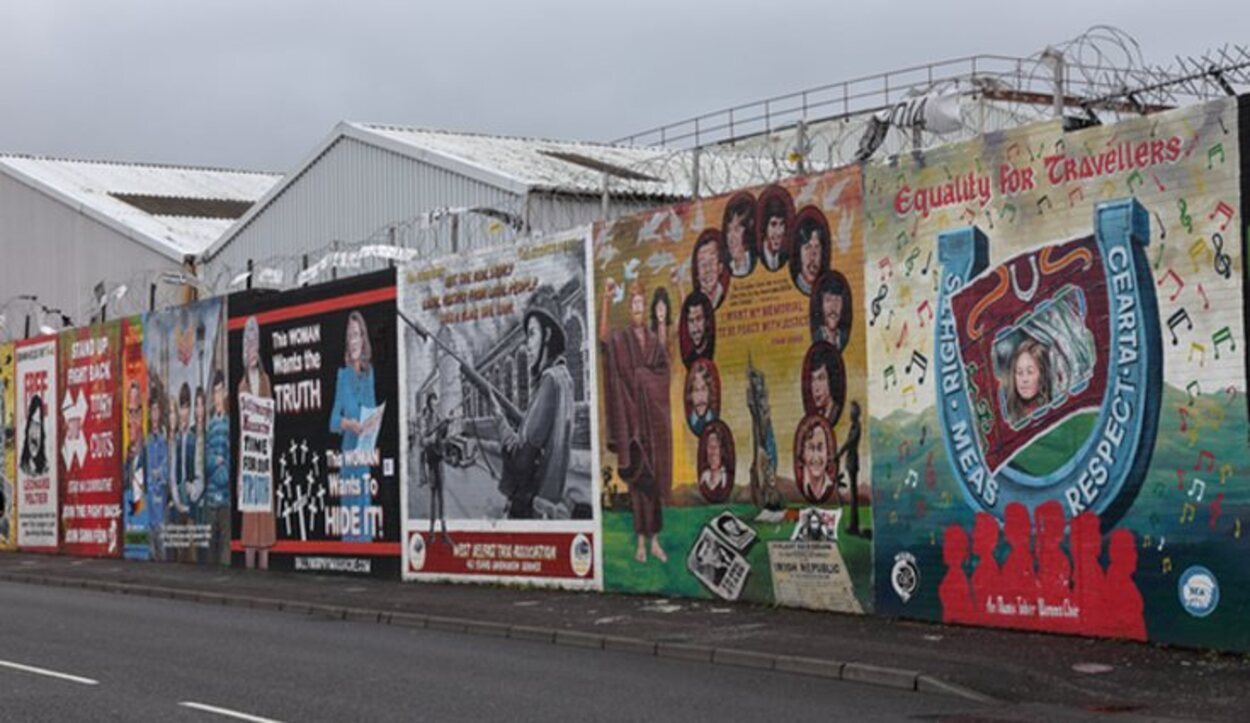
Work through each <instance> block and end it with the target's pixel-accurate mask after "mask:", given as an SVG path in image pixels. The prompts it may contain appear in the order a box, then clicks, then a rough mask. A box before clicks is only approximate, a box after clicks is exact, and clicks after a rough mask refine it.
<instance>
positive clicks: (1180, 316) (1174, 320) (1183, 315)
mask: <svg viewBox="0 0 1250 723" xmlns="http://www.w3.org/2000/svg"><path fill="white" fill-rule="evenodd" d="M1181 324H1189V330H1190V331H1193V330H1194V322H1193V320H1192V319H1190V318H1189V312H1188V311H1186V310H1184V309H1177V310H1176V311H1174V312H1172V315H1171V316H1169V317H1168V331H1169V332H1171V333H1172V346H1176V345H1177V344H1179V343H1180V338H1179V337H1177V336H1176V327H1178V326H1180V325H1181Z"/></svg>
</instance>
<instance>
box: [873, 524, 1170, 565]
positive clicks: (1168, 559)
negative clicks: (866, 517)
mask: <svg viewBox="0 0 1250 723" xmlns="http://www.w3.org/2000/svg"><path fill="white" fill-rule="evenodd" d="M891 514H893V513H891ZM1171 571H1172V558H1170V557H1165V558H1163V574H1164V575H1166V574H1168V573H1169V572H1171Z"/></svg>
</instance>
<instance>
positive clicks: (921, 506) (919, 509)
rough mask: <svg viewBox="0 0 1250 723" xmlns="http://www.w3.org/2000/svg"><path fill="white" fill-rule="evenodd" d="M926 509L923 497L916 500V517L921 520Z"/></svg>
mask: <svg viewBox="0 0 1250 723" xmlns="http://www.w3.org/2000/svg"><path fill="white" fill-rule="evenodd" d="M927 511H928V505H926V504H925V503H924V500H923V499H918V500H916V519H917V520H923V519H924V516H925V513H926V512H927Z"/></svg>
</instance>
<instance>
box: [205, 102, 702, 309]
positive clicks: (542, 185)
mask: <svg viewBox="0 0 1250 723" xmlns="http://www.w3.org/2000/svg"><path fill="white" fill-rule="evenodd" d="M688 157H689V152H684V151H671V150H665V149H657V148H653V147H638V146H619V145H610V144H598V143H582V142H570V141H552V140H540V139H533V138H515V137H501V136H490V135H479V134H469V133H453V132H447V131H433V130H422V129H417V128H407V127H399V126H392V125H379V124H369V123H349V122H344V123H340V124H338V125H337V126H336V127H335V128H334V130H333V132H332V133H331V134H330V135H329V137H327V138H326V139H325V141H323V142H322V143H321V144H320V145H319V146H318V147H317V148H316V149H315V150H314V151H313V152H312V153H311V154H310V155H309V156H308V158H307V159H306V160H305V161H304V162H303V163H302V164H301V165H300V166H299V167H298V168H296V169H295V170H293V171H291V172H290V173H289V174H287V175H286V177H285V178H284V179H283V181H282V182H281V183H279V184H277V185H275V186H274V187H273V188H272V189H270V191H269V192H268V193H266V194H265V196H264V197H263V198H262V199H260V201H259V202H257V204H256V205H255V206H254V207H252V208H251V209H250V210H249V211H248V212H247V213H246V214H244V215H243V216H242V217H241V218H239V219H238V221H236V222H235V223H234V225H233V226H232V227H231V228H230V229H229V230H228V231H226V233H225V234H224V235H222V237H221V238H220V239H219V240H218V241H216V242H215V243H214V244H212V246H211V248H209V250H208V251H207V253H205V254H204V256H203V258H202V263H203V265H204V267H205V268H204V270H203V272H202V274H201V278H225V277H230V278H237V276H238V275H239V274H242V273H244V272H246V271H248V270H253V271H257V272H259V271H263V272H264V276H262V275H261V274H260V273H256V275H254V276H253V278H254V279H256V278H265V277H267V278H268V280H269V283H270V284H271V285H276V286H282V287H287V286H291V285H294V284H295V283H296V281H295V280H296V278H297V276H298V274H299V272H300V271H301V270H303V269H305V268H307V267H308V266H309V265H315V264H316V262H317V261H318V260H319V259H321V258H322V257H324V256H326V255H328V254H330V253H332V252H334V251H336V250H346V249H351V248H358V247H360V246H363V245H366V244H368V245H374V244H383V245H390V246H397V247H402V248H405V249H412V250H414V251H415V252H416V253H417V254H418V255H421V256H424V255H427V254H429V255H433V254H439V253H448V252H452V251H463V250H472V249H475V248H482V247H485V246H490V245H494V244H497V243H501V242H506V241H508V240H511V239H515V238H518V237H521V236H525V235H529V234H543V233H550V232H555V231H560V230H564V229H568V228H572V227H575V226H578V225H581V224H585V223H588V222H591V221H594V220H596V219H599V218H601V217H602V216H603V215H604V212H605V209H606V212H607V215H609V216H613V215H620V214H623V213H629V212H633V211H638V210H642V209H646V208H650V207H653V206H657V205H662V204H666V203H671V202H672V201H674V200H679V199H682V198H688V197H689V196H690V188H691V183H690V173H689V167H688V163H689V161H688ZM605 185H606V190H607V194H606V196H607V198H606V199H605V193H604V191H605ZM381 263H384V262H381V261H377V262H375V263H373V264H372V265H371V264H369V263H365V264H363V265H362V266H361V267H360V269H359V270H367V269H369V268H373V267H376V266H377V265H378V264H381ZM354 272H355V270H349V271H346V272H343V273H344V274H348V273H354ZM219 290H220V289H219Z"/></svg>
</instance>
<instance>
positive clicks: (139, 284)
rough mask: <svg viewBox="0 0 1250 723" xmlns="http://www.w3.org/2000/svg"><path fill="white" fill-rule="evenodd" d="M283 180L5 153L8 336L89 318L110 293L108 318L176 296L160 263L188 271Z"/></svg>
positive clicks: (1, 213) (0, 234) (2, 208)
mask: <svg viewBox="0 0 1250 723" xmlns="http://www.w3.org/2000/svg"><path fill="white" fill-rule="evenodd" d="M279 178H280V176H277V175H273V174H268V173H253V172H248V171H235V170H223V169H212V168H189V167H180V166H164V165H148V164H139V163H118V162H107V161H82V160H67V159H59V158H46V157H35V156H22V155H0V259H2V260H0V320H2V321H3V325H2V326H0V339H18V338H22V337H23V336H24V335H25V334H26V332H27V328H28V327H30V328H31V330H32V331H33V332H34V333H37V332H38V329H39V328H40V327H41V326H47V327H51V328H53V329H59V328H61V327H62V326H64V325H65V324H67V323H70V322H72V323H74V324H83V323H87V322H89V321H90V320H91V319H92V318H93V317H96V316H98V315H99V314H100V310H101V303H100V302H101V299H103V300H104V301H105V302H107V303H108V304H109V307H108V309H107V310H106V311H107V313H108V316H109V317H110V318H111V317H114V316H117V315H120V314H127V313H136V312H140V311H146V310H148V308H149V307H150V306H151V305H153V304H155V305H156V306H166V305H168V304H170V303H177V301H178V300H179V297H180V292H181V291H182V287H180V286H179V285H177V284H162V283H160V282H159V279H160V278H161V275H162V272H165V273H166V274H167V275H168V274H172V275H176V274H178V273H179V272H181V271H182V270H183V269H184V268H185V265H186V264H188V261H189V260H194V259H195V258H196V257H198V256H199V255H200V254H202V253H203V252H204V251H205V250H206V249H207V248H208V247H209V245H210V244H211V243H213V241H215V240H217V238H218V237H220V236H221V234H222V233H223V232H224V231H225V230H226V229H228V228H229V227H230V225H231V224H232V223H233V222H234V220H235V219H237V218H238V217H240V216H242V215H243V213H244V212H245V211H246V210H247V209H248V208H249V207H251V205H252V204H253V203H254V202H255V201H256V200H257V199H259V198H260V197H261V196H262V195H263V194H264V193H265V192H266V191H268V190H269V189H270V187H272V186H273V185H274V184H275V183H276V182H277V181H278V179H279ZM192 263H193V261H192ZM123 287H125V288H123ZM27 319H30V321H29V322H28V321H27Z"/></svg>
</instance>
